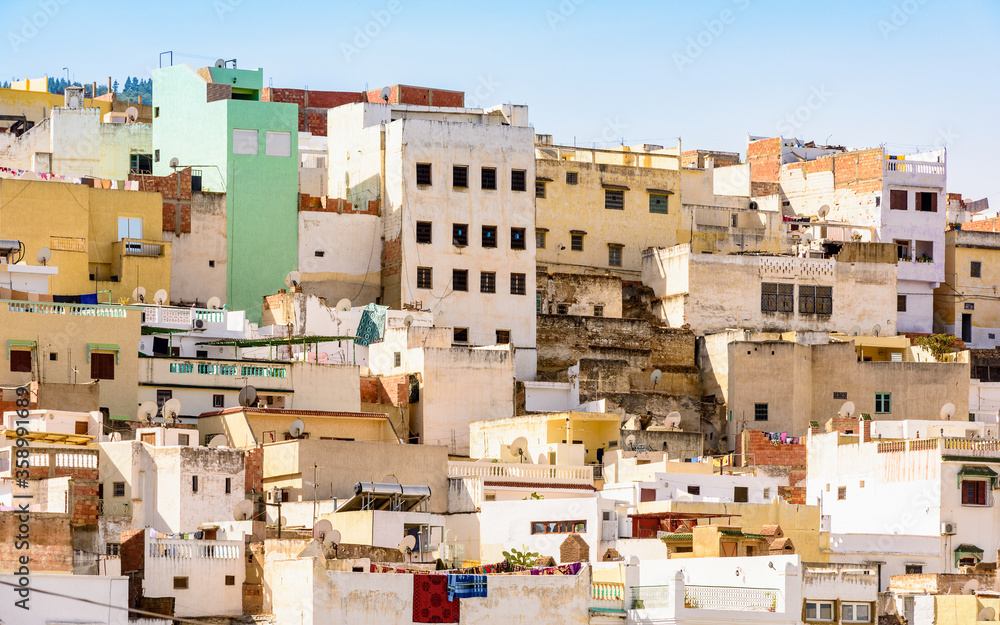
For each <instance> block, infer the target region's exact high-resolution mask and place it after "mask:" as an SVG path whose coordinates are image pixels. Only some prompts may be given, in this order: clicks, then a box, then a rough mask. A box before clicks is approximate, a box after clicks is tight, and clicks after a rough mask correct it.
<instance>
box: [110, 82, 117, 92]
mask: <svg viewBox="0 0 1000 625" xmlns="http://www.w3.org/2000/svg"><path fill="white" fill-rule="evenodd" d="M111 89H112V91H113V92H114V93H118V81H117V80H116V81H114V82H113V83H111Z"/></svg>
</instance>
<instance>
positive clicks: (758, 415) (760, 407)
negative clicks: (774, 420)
mask: <svg viewBox="0 0 1000 625" xmlns="http://www.w3.org/2000/svg"><path fill="white" fill-rule="evenodd" d="M753 420H754V421H767V404H754V405H753Z"/></svg>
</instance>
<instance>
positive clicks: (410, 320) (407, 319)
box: [403, 315, 413, 328]
mask: <svg viewBox="0 0 1000 625" xmlns="http://www.w3.org/2000/svg"><path fill="white" fill-rule="evenodd" d="M403 325H404V326H406V327H407V328H409V327H410V326H412V325H413V315H406V317H404V318H403Z"/></svg>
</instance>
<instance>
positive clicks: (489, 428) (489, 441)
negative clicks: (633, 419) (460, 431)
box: [469, 412, 621, 466]
mask: <svg viewBox="0 0 1000 625" xmlns="http://www.w3.org/2000/svg"><path fill="white" fill-rule="evenodd" d="M620 428H621V415H620V414H618V413H611V414H605V413H603V412H552V413H537V414H529V415H521V416H519V417H510V418H508V419H495V420H492V421H475V422H473V423H470V424H469V433H470V441H469V444H470V457H472V458H496V459H498V460H500V461H502V462H526V463H528V464H566V465H576V466H579V465H583V464H599V459H600V458H599V457H603V455H604V452H605V451H608V450H613V449H618V444H619V435H620V431H619V430H620ZM520 437H524V438H525V439H526V440H527V441H528V445H527V447H528V448H527V450H526V452H525V454H524V456H523V457H520V456H519V455H515V454H514V453H513V452H512V451H511V448H510V445H511V443H512V442H514V441H515V440H516V439H518V438H520Z"/></svg>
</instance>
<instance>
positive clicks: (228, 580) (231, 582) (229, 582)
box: [226, 575, 236, 586]
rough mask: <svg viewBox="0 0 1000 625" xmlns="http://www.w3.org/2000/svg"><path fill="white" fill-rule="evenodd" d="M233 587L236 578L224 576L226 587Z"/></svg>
mask: <svg viewBox="0 0 1000 625" xmlns="http://www.w3.org/2000/svg"><path fill="white" fill-rule="evenodd" d="M235 585H236V576H235V575H226V586H235Z"/></svg>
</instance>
